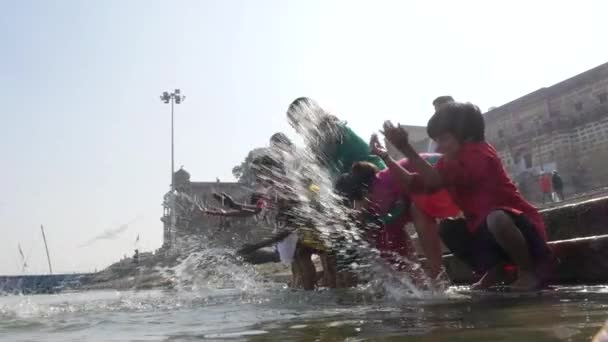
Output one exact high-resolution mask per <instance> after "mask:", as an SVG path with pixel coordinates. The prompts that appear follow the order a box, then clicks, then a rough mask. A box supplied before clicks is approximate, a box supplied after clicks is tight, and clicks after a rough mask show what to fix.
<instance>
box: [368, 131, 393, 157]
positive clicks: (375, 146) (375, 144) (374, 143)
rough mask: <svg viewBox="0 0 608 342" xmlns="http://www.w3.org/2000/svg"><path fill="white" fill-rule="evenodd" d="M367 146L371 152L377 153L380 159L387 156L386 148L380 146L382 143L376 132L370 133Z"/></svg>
mask: <svg viewBox="0 0 608 342" xmlns="http://www.w3.org/2000/svg"><path fill="white" fill-rule="evenodd" d="M369 148H370V150H371V151H372V153H373V154H375V155H377V156H378V157H380V158H382V159H384V158H386V157H388V151H387V150H386V148H384V146H382V143H380V140H379V139H378V135H377V134H372V137H371V139H370V140H369Z"/></svg>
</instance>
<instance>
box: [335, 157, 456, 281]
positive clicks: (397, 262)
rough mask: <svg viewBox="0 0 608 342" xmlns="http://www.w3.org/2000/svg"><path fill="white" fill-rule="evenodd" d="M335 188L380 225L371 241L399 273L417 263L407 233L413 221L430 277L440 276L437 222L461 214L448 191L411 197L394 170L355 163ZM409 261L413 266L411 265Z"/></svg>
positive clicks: (405, 164)
mask: <svg viewBox="0 0 608 342" xmlns="http://www.w3.org/2000/svg"><path fill="white" fill-rule="evenodd" d="M421 157H422V158H423V159H425V160H426V161H428V162H430V163H435V162H436V161H437V160H438V159H439V157H440V155H438V154H434V153H428V154H423V155H421ZM397 163H398V164H399V165H400V166H401V167H403V168H406V169H408V168H410V167H411V166H410V164H409V162H408V160H407V159H402V160H400V161H398V162H397ZM336 186H337V189H338V190H339V191H340V192H341V193H342V194H343V195H344V196H345V197H347V198H348V199H349V200H352V201H355V202H356V203H357V206H358V207H361V209H363V210H364V211H365V212H367V213H368V214H369V218H373V221H376V223H377V224H379V226H380V227H379V229H371V230H370V233H369V234H368V239H369V240H370V242H371V243H372V245H374V246H375V247H376V248H377V249H378V250H379V251H380V252H381V256H383V257H384V258H386V259H388V260H389V261H391V263H392V264H393V265H394V266H395V268H397V269H399V270H410V271H411V267H409V266H410V265H413V264H414V263H416V262H417V257H416V255H415V251H414V248H413V246H412V242H411V240H410V238H409V236H408V235H407V233H406V231H405V225H406V224H407V223H409V222H412V221H413V223H414V226H415V227H416V231H417V232H418V236H419V238H420V241H421V244H422V248H423V250H424V254H425V255H426V257H427V260H428V261H429V263H428V264H429V265H428V266H429V275H430V276H431V278H432V279H435V278H436V277H437V276H438V275H439V273H440V269H441V245H440V241H439V238H438V236H437V227H436V219H438V218H446V217H453V216H456V215H458V213H459V211H460V210H459V209H458V207H456V206H455V205H454V203H453V202H452V200H451V199H450V197H449V195H448V194H447V192H445V191H440V192H437V193H435V194H417V195H412V194H410V193H409V192H408V191H407V189H406V188H405V187H403V186H402V185H401V184H400V182H399V179H398V178H397V177H395V176H394V175H393V171H392V170H390V169H385V170H379V169H378V168H377V167H375V166H374V165H373V164H371V163H367V162H359V163H355V165H353V167H352V170H351V172H350V173H349V174H346V175H343V176H342V177H341V178H340V180H339V181H338V184H337V185H336ZM404 258H405V260H404ZM406 260H407V261H410V262H412V263H409V264H408V263H407V262H406Z"/></svg>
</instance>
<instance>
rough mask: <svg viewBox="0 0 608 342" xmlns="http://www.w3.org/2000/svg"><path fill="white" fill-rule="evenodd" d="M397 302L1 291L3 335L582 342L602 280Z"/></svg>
mask: <svg viewBox="0 0 608 342" xmlns="http://www.w3.org/2000/svg"><path fill="white" fill-rule="evenodd" d="M451 292H452V294H449V295H447V296H443V297H440V298H427V299H409V300H406V299H404V300H402V301H398V302H396V301H395V300H393V299H391V300H386V299H382V298H377V297H375V296H370V295H368V294H366V293H365V292H364V291H361V290H344V291H317V292H304V291H293V290H289V289H285V288H280V287H278V286H272V287H269V288H267V289H266V290H265V291H256V292H255V293H249V292H244V291H241V290H236V289H206V290H203V289H199V291H165V292H163V291H142V292H113V291H96V292H83V293H70V294H59V295H41V296H7V297H2V298H0V332H1V334H0V339H2V340H3V341H32V340H33V341H41V340H44V341H80V340H96V341H125V340H127V341H128V340H137V341H164V340H170V341H182V340H183V341H190V340H199V339H210V340H246V341H269V340H273V341H292V340H293V341H314V340H318V341H362V340H378V341H404V340H416V341H445V340H448V339H449V340H462V341H487V340H498V341H500V340H504V341H507V340H509V341H511V340H518V341H555V340H563V341H588V340H589V338H590V336H592V335H593V333H594V332H596V331H597V330H598V329H599V328H600V326H601V324H602V323H603V321H604V320H605V319H606V318H608V300H607V299H608V288H606V287H577V288H558V289H555V290H552V291H546V292H543V293H542V294H540V295H523V296H514V295H511V296H503V295H498V294H494V295H490V294H484V295H471V294H470V293H469V294H467V292H466V291H462V289H452V290H451Z"/></svg>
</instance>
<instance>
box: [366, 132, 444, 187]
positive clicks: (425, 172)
mask: <svg viewBox="0 0 608 342" xmlns="http://www.w3.org/2000/svg"><path fill="white" fill-rule="evenodd" d="M382 133H383V134H384V135H385V136H386V139H387V140H388V141H389V142H390V143H391V144H393V146H395V147H396V148H397V149H399V151H400V152H401V153H403V154H404V155H405V157H406V158H407V159H408V161H409V163H410V165H412V166H413V168H414V169H415V170H416V171H417V172H416V173H412V172H409V171H408V170H406V169H405V168H403V167H402V166H401V165H400V164H399V163H398V162H397V161H395V160H394V159H393V158H391V157H390V156H389V154H388V152H387V151H386V149H385V148H384V147H383V146H382V144H381V143H380V141H379V140H378V136H377V135H373V136H372V140H371V141H370V148H371V150H372V153H374V154H376V155H378V156H379V157H380V158H382V159H383V160H384V161H385V162H386V164H387V166H388V168H389V169H390V170H391V173H392V174H393V175H394V177H396V178H397V179H398V180H399V182H400V183H401V184H402V185H403V186H404V187H405V189H406V190H408V191H412V192H434V191H436V190H437V189H439V188H441V187H442V180H441V176H440V175H439V173H438V172H437V170H436V169H434V168H433V167H432V166H431V164H429V163H428V162H427V161H426V160H424V159H422V157H420V155H418V153H417V152H416V150H414V148H413V147H412V146H411V145H410V143H409V138H408V133H407V132H406V131H405V130H404V129H403V128H402V127H395V126H394V125H393V124H392V123H391V122H390V121H387V122H385V123H384V130H383V132H382Z"/></svg>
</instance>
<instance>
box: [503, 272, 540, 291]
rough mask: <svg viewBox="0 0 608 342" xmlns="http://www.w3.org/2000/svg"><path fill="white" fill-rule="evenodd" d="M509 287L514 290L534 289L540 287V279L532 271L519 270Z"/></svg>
mask: <svg viewBox="0 0 608 342" xmlns="http://www.w3.org/2000/svg"><path fill="white" fill-rule="evenodd" d="M509 288H510V289H511V290H514V291H535V290H538V289H539V288H540V279H539V278H538V276H537V275H536V274H534V272H525V271H520V272H519V276H518V277H517V280H515V281H514V282H513V283H512V284H511V285H509Z"/></svg>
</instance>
